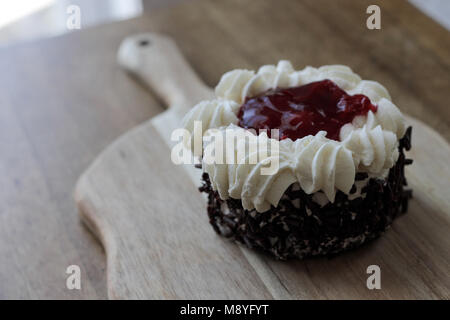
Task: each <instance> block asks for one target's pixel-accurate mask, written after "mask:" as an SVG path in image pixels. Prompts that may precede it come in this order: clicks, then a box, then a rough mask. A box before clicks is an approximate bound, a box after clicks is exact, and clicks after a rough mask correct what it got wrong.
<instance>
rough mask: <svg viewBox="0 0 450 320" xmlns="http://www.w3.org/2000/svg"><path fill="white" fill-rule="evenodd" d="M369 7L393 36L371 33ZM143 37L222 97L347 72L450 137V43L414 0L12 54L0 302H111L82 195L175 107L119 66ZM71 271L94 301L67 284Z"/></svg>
mask: <svg viewBox="0 0 450 320" xmlns="http://www.w3.org/2000/svg"><path fill="white" fill-rule="evenodd" d="M369 4H378V5H379V6H380V7H381V11H382V29H381V30H373V31H371V30H368V29H367V28H366V24H365V21H366V18H367V15H366V13H365V12H366V8H367V6H368V5H369ZM143 31H158V32H163V33H166V34H168V35H170V36H172V37H173V38H174V39H175V40H176V41H177V44H178V45H179V47H180V48H181V50H182V51H183V53H184V54H185V56H186V57H187V60H188V61H189V62H190V63H191V64H192V65H193V67H194V69H195V70H196V71H197V72H198V73H199V75H200V76H201V77H202V79H203V80H204V81H205V82H206V83H207V84H208V85H211V86H214V85H215V83H216V82H217V81H218V79H219V77H220V75H221V74H222V73H223V72H225V71H227V70H229V69H233V68H237V67H244V68H255V67H257V66H259V65H261V64H267V63H275V62H276V61H278V60H279V59H289V60H291V61H292V62H293V64H294V66H296V67H298V68H301V67H303V66H304V65H313V66H319V65H323V64H331V63H341V64H347V65H349V66H351V67H352V68H353V69H354V70H355V71H356V72H357V73H359V74H360V75H361V76H362V77H363V78H367V79H374V80H377V81H380V82H381V83H383V84H384V85H385V86H386V87H387V88H389V91H390V93H391V95H392V97H393V99H394V101H395V102H396V104H397V105H398V106H399V107H400V108H401V109H402V110H403V111H405V112H407V113H408V114H410V115H412V116H415V117H417V118H420V119H421V120H423V121H424V122H426V123H428V124H429V125H431V126H432V127H434V128H435V129H436V130H437V131H439V132H440V133H441V134H442V135H443V136H444V137H445V138H446V139H447V140H449V139H450V109H449V108H448V105H447V104H448V101H449V98H450V94H449V90H448V89H449V84H450V36H449V33H448V31H447V30H445V29H444V28H442V27H441V26H439V25H438V24H436V23H435V22H434V21H432V20H431V19H430V18H428V17H426V16H424V15H423V14H422V13H420V12H419V11H418V10H417V9H415V8H414V7H412V6H411V5H409V4H408V3H407V2H406V1H400V0H396V1H350V0H346V1H325V0H320V1H317V0H304V1H287V0H286V1H284V0H283V1H280V0H277V1H275V0H274V1H264V2H263V1H249V0H248V1H241V0H231V1H226V2H225V1H220V2H219V1H206V0H200V1H196V2H189V3H186V4H182V5H178V6H176V7H173V8H168V9H164V10H161V11H158V12H155V13H153V14H151V15H149V16H144V17H141V18H138V19H133V20H129V21H125V22H120V23H113V24H110V25H104V26H101V27H97V28H93V29H86V30H83V31H80V32H76V33H72V34H69V35H66V36H63V37H59V38H54V39H49V40H42V41H38V42H33V43H27V44H22V45H18V46H15V47H10V48H4V49H0V70H1V73H0V88H1V91H0V92H1V94H0V175H1V176H2V179H0V298H35V299H36V298H56V299H66V298H67V299H72V298H74V299H75V298H82V299H90V298H106V283H105V256H104V253H103V250H102V248H101V246H100V245H99V244H98V242H97V241H96V239H95V238H94V237H93V236H92V235H91V234H90V233H89V232H88V231H87V230H86V229H85V228H84V226H82V225H81V223H80V222H79V217H78V215H77V212H76V207H75V204H74V202H73V198H72V192H73V187H74V184H75V182H76V180H77V178H78V176H79V175H80V174H81V173H82V172H83V170H84V169H85V168H86V167H87V166H88V165H89V163H90V162H91V161H92V160H93V159H94V158H95V156H96V155H97V154H98V153H99V152H100V151H101V150H102V149H103V148H104V147H106V146H107V145H108V144H109V143H111V142H112V141H113V140H114V139H115V138H116V137H117V136H119V135H120V134H121V133H124V132H125V131H127V130H128V129H130V128H132V127H133V126H135V125H137V124H138V123H140V122H142V121H144V120H146V119H148V118H149V117H151V116H153V115H155V114H157V113H158V112H160V111H161V110H163V109H162V107H161V106H160V104H159V102H158V101H156V99H155V98H154V97H153V96H152V94H151V93H150V92H148V91H147V89H146V88H144V87H143V86H141V85H140V84H138V83H137V82H135V81H134V79H132V78H130V77H129V76H128V75H126V74H125V73H124V72H123V71H122V70H120V69H119V68H118V66H117V64H116V60H115V55H116V50H117V48H118V45H119V43H120V41H121V40H122V39H123V38H124V37H125V36H127V35H130V34H133V33H137V32H143ZM71 264H77V265H79V266H80V267H81V272H82V274H81V277H82V278H81V285H82V289H81V290H68V289H67V288H66V286H65V282H66V274H65V270H66V268H67V266H69V265H71Z"/></svg>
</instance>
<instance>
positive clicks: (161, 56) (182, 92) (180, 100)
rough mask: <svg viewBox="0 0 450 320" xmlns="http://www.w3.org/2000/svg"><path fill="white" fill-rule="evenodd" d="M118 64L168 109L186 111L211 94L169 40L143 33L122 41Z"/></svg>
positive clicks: (158, 35)
mask: <svg viewBox="0 0 450 320" xmlns="http://www.w3.org/2000/svg"><path fill="white" fill-rule="evenodd" d="M118 62H119V64H120V65H121V66H122V67H123V68H125V69H126V70H127V71H129V72H131V73H132V74H134V75H135V76H137V77H138V78H139V79H140V80H142V81H144V83H145V84H146V85H148V86H149V87H150V89H152V90H153V91H154V92H155V93H156V94H157V95H158V96H159V97H160V98H161V99H162V100H163V101H164V102H165V103H166V105H167V106H168V107H170V108H171V109H172V108H174V109H180V111H182V112H186V111H187V108H190V107H192V106H193V105H194V104H195V103H197V102H198V101H200V100H202V99H205V98H207V97H210V95H211V90H210V89H209V88H208V87H206V85H205V84H204V83H203V82H202V81H201V80H200V78H199V77H198V76H197V74H196V73H195V72H194V70H192V68H191V67H190V65H189V64H188V63H187V61H186V60H185V59H184V57H183V55H182V54H181V52H180V50H179V49H178V47H177V46H176V44H175V43H174V41H173V40H172V39H170V38H169V37H166V36H163V35H160V34H156V33H143V34H138V35H134V36H130V37H128V38H125V40H123V41H122V44H121V45H120V48H119V52H118Z"/></svg>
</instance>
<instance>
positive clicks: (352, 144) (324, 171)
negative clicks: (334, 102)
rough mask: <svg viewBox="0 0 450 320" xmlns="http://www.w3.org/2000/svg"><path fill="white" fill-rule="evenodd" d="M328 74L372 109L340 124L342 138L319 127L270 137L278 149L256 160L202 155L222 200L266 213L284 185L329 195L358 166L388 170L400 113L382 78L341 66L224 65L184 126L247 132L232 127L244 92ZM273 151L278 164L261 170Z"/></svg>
mask: <svg viewBox="0 0 450 320" xmlns="http://www.w3.org/2000/svg"><path fill="white" fill-rule="evenodd" d="M325 79H329V80H332V81H333V82H335V83H336V84H337V85H338V86H339V87H340V88H341V89H343V90H345V91H346V92H347V93H348V94H350V95H354V94H364V95H366V96H367V97H369V99H370V100H371V102H372V103H373V104H375V105H377V107H378V109H377V112H375V113H374V112H372V111H369V112H368V114H367V115H366V116H357V117H355V119H354V120H353V121H352V123H348V124H346V125H344V126H343V127H342V128H341V131H340V141H335V140H331V139H328V138H326V132H325V131H320V132H318V133H317V134H316V135H314V136H312V135H309V136H305V137H303V138H301V139H297V140H295V141H292V140H291V139H284V140H281V141H278V140H276V141H271V143H276V144H277V147H278V148H277V149H278V151H277V152H276V153H275V154H274V153H271V154H269V155H267V157H266V158H265V157H264V156H263V157H260V158H259V161H258V162H257V163H254V164H250V163H249V162H248V161H235V162H234V163H231V164H217V163H205V162H203V170H204V171H205V172H207V173H208V175H209V178H210V180H211V184H212V187H213V189H214V190H216V191H218V193H219V196H220V197H221V198H222V199H227V198H229V197H231V198H234V199H241V200H242V205H243V207H244V209H247V210H251V209H256V210H257V211H258V212H264V211H266V210H268V209H270V206H271V205H273V206H277V205H278V202H279V200H280V199H281V197H282V195H283V194H284V192H285V191H286V189H287V188H288V187H289V186H290V185H291V184H293V183H295V182H298V183H299V185H300V187H301V188H302V189H303V190H304V191H305V192H306V193H308V194H311V193H314V192H317V191H323V193H324V194H325V195H326V197H327V199H328V200H329V201H331V202H333V201H334V198H335V195H336V191H337V190H340V191H342V192H344V193H346V194H349V192H350V189H351V187H352V186H353V184H354V182H355V174H356V172H367V173H369V174H370V176H372V177H380V178H383V177H385V176H386V174H387V172H388V171H389V169H390V168H391V167H392V166H393V165H394V164H395V162H396V161H397V159H398V141H399V139H400V138H401V137H403V135H404V133H405V130H406V127H405V123H404V118H403V115H402V114H401V112H400V111H399V110H398V108H397V107H396V106H395V105H394V104H393V103H392V102H391V98H390V96H389V93H388V91H387V90H386V89H385V88H384V87H383V86H382V85H381V84H379V83H378V82H375V81H368V80H362V79H361V78H360V77H359V76H358V75H357V74H355V73H353V71H352V70H351V69H350V68H349V67H346V66H341V65H330V66H322V67H320V68H313V67H306V68H305V69H303V70H299V71H296V70H294V69H293V67H292V65H291V63H290V62H289V61H280V62H279V63H278V65H277V66H274V65H266V66H262V67H261V68H260V69H259V70H258V71H257V72H254V71H249V70H240V69H238V70H233V71H230V72H227V73H225V74H224V75H223V76H222V78H221V80H220V82H219V84H218V85H217V86H216V88H215V93H216V96H217V98H216V99H214V100H209V101H202V102H200V103H199V104H197V105H196V106H195V107H194V108H193V109H191V110H190V111H189V112H188V113H187V114H186V116H185V118H184V119H183V126H184V128H185V129H187V130H188V131H190V132H191V134H192V133H193V130H194V121H201V122H202V129H203V132H204V136H208V129H215V130H216V131H217V130H219V131H220V132H221V133H222V134H224V137H226V135H225V132H226V130H235V131H241V130H242V131H245V134H246V135H252V134H253V133H252V132H251V131H248V130H245V129H243V128H241V127H238V126H237V123H238V118H237V113H238V111H239V107H240V106H241V105H242V103H243V102H244V101H245V99H246V98H247V97H252V96H255V95H257V94H259V93H262V92H264V91H266V90H268V89H274V88H287V87H296V86H301V85H305V84H308V83H311V82H315V81H320V80H325ZM255 138H256V140H254V139H253V140H251V141H257V140H258V139H266V140H267V139H269V140H274V139H270V138H268V137H267V135H266V134H264V133H262V134H260V135H258V136H257V137H255ZM244 140H245V139H244ZM244 140H242V141H238V142H237V148H236V149H235V153H236V154H235V158H237V157H238V150H239V148H245V147H246V144H248V140H245V141H244ZM190 145H193V144H190ZM207 147H208V143H204V145H203V149H205V148H207ZM247 156H248V155H247ZM270 157H278V161H279V169H278V171H277V172H276V174H273V175H262V174H261V170H260V169H261V167H264V166H265V165H267V163H268V161H269V160H270ZM240 160H242V159H240Z"/></svg>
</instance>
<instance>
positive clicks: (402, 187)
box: [183, 61, 412, 260]
mask: <svg viewBox="0 0 450 320" xmlns="http://www.w3.org/2000/svg"><path fill="white" fill-rule="evenodd" d="M215 95H216V97H215V99H212V100H208V101H202V102H200V103H198V104H197V105H196V106H194V107H193V108H192V109H191V110H190V111H189V112H188V113H187V114H186V115H185V117H184V119H183V127H184V129H186V130H187V132H188V133H190V135H188V138H187V139H185V145H186V147H187V148H189V149H190V150H191V151H193V153H194V156H196V157H198V159H199V161H200V168H201V170H202V171H203V174H202V186H201V187H200V188H199V189H200V191H201V192H204V193H206V195H207V198H208V203H207V213H208V217H209V221H210V223H211V225H212V227H213V228H214V230H215V231H216V232H217V233H218V234H220V235H222V236H224V237H227V238H230V239H232V240H234V241H237V242H239V243H241V244H243V245H246V246H248V247H250V248H254V249H257V250H262V251H265V252H267V253H269V254H271V255H273V256H275V257H276V258H278V259H283V260H284V259H289V258H299V259H302V258H306V257H310V256H318V255H324V256H330V255H334V254H337V253H339V252H342V251H345V250H349V249H352V248H356V247H359V246H361V245H362V244H364V243H367V242H368V241H370V240H372V239H375V238H377V237H379V236H380V235H381V234H382V233H383V232H385V230H386V229H387V228H388V227H389V226H390V225H391V224H392V222H393V220H394V219H395V218H396V217H398V216H399V215H400V214H401V213H404V212H406V211H407V208H408V200H409V199H410V198H411V195H412V192H411V190H408V189H407V188H406V187H407V182H406V178H405V173H404V168H405V166H406V165H408V164H411V163H412V160H411V159H407V158H406V157H405V151H407V150H409V149H410V147H411V127H409V128H407V127H406V125H405V120H404V117H403V115H402V113H401V112H400V111H399V109H398V108H397V107H396V106H395V105H394V104H393V102H392V101H391V97H390V95H389V93H388V91H387V90H386V89H385V88H384V87H383V86H382V85H381V84H379V83H378V82H375V81H368V80H362V79H361V78H360V77H359V76H358V75H357V74H355V73H354V72H353V71H352V70H351V69H350V68H349V67H346V66H342V65H329V66H322V67H320V68H313V67H306V68H304V69H303V70H294V69H293V67H292V64H291V63H290V62H289V61H280V62H279V63H278V64H277V65H276V66H275V65H265V66H262V67H261V68H259V70H258V71H257V72H255V71H250V70H242V69H237V70H232V71H230V72H227V73H225V74H224V75H223V76H222V78H221V79H220V82H219V83H218V85H217V86H216V88H215ZM197 129H201V130H200V132H201V133H200V138H198V137H197V142H198V140H200V141H201V142H202V143H201V146H200V147H196V148H194V145H195V143H194V141H195V140H196V138H195V135H197V136H198V134H199V133H198V130H197ZM196 130H197V131H196ZM220 137H223V139H222V138H221V139H219V138H220ZM212 138H214V139H212ZM212 141H215V142H217V141H221V142H223V145H221V146H220V147H217V145H215V149H214V151H211V150H209V149H208V148H211V147H212V145H213V144H212ZM230 144H231V145H232V147H230ZM254 147H255V148H256V149H255V148H254ZM221 148H223V149H221ZM255 150H256V151H255ZM219 151H220V152H219ZM222 152H223V154H221V153H222ZM212 155H213V156H214V157H216V158H215V161H214V159H213V161H212V160H211V156H212ZM218 155H220V156H221V157H218ZM214 157H212V158H214ZM217 158H220V159H222V160H225V161H217ZM272 167H273V168H272ZM264 170H265V172H264Z"/></svg>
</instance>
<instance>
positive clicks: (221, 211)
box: [199, 127, 412, 260]
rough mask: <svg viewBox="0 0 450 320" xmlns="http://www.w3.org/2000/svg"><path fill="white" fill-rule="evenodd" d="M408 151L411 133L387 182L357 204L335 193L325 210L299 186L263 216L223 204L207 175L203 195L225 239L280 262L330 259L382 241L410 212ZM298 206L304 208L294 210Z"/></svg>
mask: <svg viewBox="0 0 450 320" xmlns="http://www.w3.org/2000/svg"><path fill="white" fill-rule="evenodd" d="M410 148H411V127H409V128H408V129H407V131H406V134H405V136H404V137H403V138H402V139H401V140H400V143H399V158H398V161H397V163H396V164H395V166H394V167H392V168H391V169H390V171H389V175H388V177H387V178H386V179H385V180H381V179H374V178H371V179H370V180H369V181H368V183H367V185H366V186H365V187H364V188H363V189H362V196H361V197H359V198H356V199H353V200H349V198H348V196H347V195H346V194H344V193H343V192H341V191H337V193H336V199H335V201H334V203H327V204H326V205H324V206H322V207H321V206H320V205H319V204H318V203H316V202H314V201H313V195H312V194H311V195H309V194H306V193H305V192H304V191H303V190H301V189H299V188H294V185H295V184H294V185H292V186H290V187H289V188H288V189H287V190H286V192H285V194H284V196H283V198H282V199H281V200H280V202H279V204H278V206H277V207H273V206H272V207H271V208H270V209H269V210H268V211H265V212H262V213H260V212H257V211H256V210H245V209H243V207H242V202H241V200H240V199H232V198H230V199H227V200H222V199H220V197H219V194H218V193H217V192H215V191H214V190H213V189H212V187H211V183H210V180H209V177H208V174H206V173H204V174H203V177H202V179H203V185H202V187H200V188H199V190H200V191H201V192H205V193H207V194H208V207H207V211H208V216H209V221H210V223H211V225H212V226H213V228H214V230H215V231H216V232H217V233H218V234H220V235H222V236H225V237H227V238H230V239H232V240H235V241H237V242H240V243H242V244H244V245H246V246H247V247H249V248H255V249H258V250H261V251H264V252H267V253H269V254H271V255H273V256H275V257H276V258H277V259H280V260H285V259H290V258H299V259H302V258H305V257H309V256H318V255H322V256H332V255H335V254H337V253H339V252H342V251H346V250H349V249H353V248H356V247H359V246H361V245H362V244H363V243H367V242H368V241H370V240H372V239H375V238H377V237H379V236H380V235H381V234H382V233H383V232H384V231H385V230H386V229H387V228H388V227H389V226H390V225H391V223H392V222H393V220H394V219H395V218H396V217H398V216H399V215H400V214H401V213H404V212H406V211H407V210H408V200H409V199H410V198H411V197H412V190H409V189H405V186H406V185H407V182H406V178H405V174H404V167H405V165H409V164H411V163H412V160H411V159H405V155H404V152H403V150H404V149H405V150H409V149H410ZM367 178H368V175H367V174H366V173H357V174H356V177H355V180H356V181H359V180H364V179H367ZM355 188H356V186H354V187H353V188H352V191H354V190H355ZM296 189H299V190H296ZM298 200H299V203H300V205H299V207H296V206H295V205H294V203H295V202H297V203H298Z"/></svg>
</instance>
